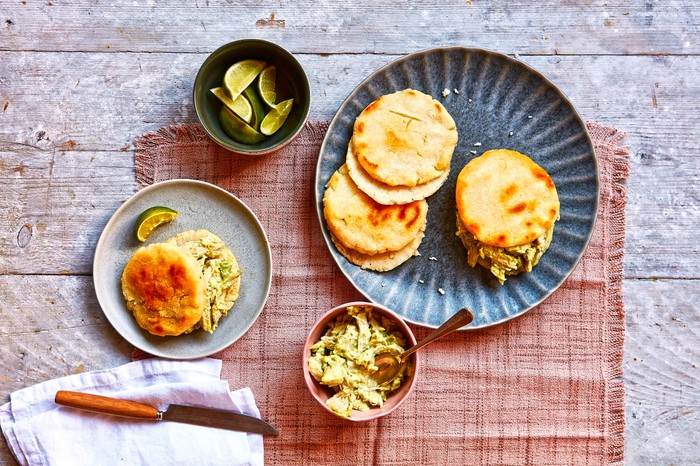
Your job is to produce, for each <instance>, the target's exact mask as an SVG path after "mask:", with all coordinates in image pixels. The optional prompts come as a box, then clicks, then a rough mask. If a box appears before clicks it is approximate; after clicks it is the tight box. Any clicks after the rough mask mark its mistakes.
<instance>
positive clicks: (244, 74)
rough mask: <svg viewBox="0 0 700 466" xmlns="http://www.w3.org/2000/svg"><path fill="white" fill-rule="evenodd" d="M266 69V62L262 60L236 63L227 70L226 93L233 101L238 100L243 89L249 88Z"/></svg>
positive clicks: (225, 78) (224, 84)
mask: <svg viewBox="0 0 700 466" xmlns="http://www.w3.org/2000/svg"><path fill="white" fill-rule="evenodd" d="M264 68H265V62H264V61H261V60H242V61H239V62H236V63H234V64H233V65H231V67H230V68H229V69H228V70H226V74H225V75H224V82H223V88H224V89H226V93H227V94H228V96H229V97H230V98H231V99H232V100H236V98H237V97H238V96H239V95H241V92H243V89H245V88H246V87H248V86H249V85H250V83H252V82H253V81H254V80H255V78H256V77H257V76H258V75H259V74H260V72H261V71H262V70H263V69H264Z"/></svg>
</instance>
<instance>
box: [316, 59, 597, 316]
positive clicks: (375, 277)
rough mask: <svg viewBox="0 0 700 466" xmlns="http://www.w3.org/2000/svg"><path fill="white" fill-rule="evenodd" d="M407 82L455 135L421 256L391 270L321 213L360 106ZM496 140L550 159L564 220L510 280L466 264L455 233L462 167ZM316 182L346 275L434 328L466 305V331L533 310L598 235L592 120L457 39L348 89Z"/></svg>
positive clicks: (530, 77) (522, 73) (528, 72)
mask: <svg viewBox="0 0 700 466" xmlns="http://www.w3.org/2000/svg"><path fill="white" fill-rule="evenodd" d="M405 88H413V89H416V90H419V91H421V92H424V93H426V94H429V95H432V96H433V97H434V98H436V99H438V100H439V101H440V102H442V103H443V105H444V106H445V107H446V108H447V110H448V111H449V112H450V114H451V115H452V116H453V118H454V120H455V122H456V124H457V130H458V132H459V142H458V144H457V148H456V150H455V153H454V156H453V159H452V166H451V167H452V168H451V172H450V176H449V178H448V181H447V182H446V183H445V184H444V185H443V186H442V188H441V189H440V190H439V191H438V192H437V193H436V194H434V195H433V196H431V197H429V198H428V224H427V228H426V236H425V238H424V240H423V243H422V245H421V247H420V250H419V251H420V254H421V256H418V257H413V258H411V259H409V260H408V261H407V262H405V263H404V264H402V265H401V266H399V267H397V268H396V269H394V270H392V271H390V272H384V273H378V272H373V271H367V270H362V269H360V268H359V267H357V266H355V265H353V264H351V263H349V262H348V261H347V260H346V259H345V258H344V257H343V256H342V255H341V254H340V253H338V251H337V250H336V249H335V247H334V246H333V244H332V242H331V240H330V237H329V234H328V230H327V228H326V225H325V220H324V218H323V204H322V200H323V193H324V190H325V184H326V183H327V182H328V180H329V179H330V177H331V175H332V174H333V172H334V171H335V170H336V169H338V167H340V166H341V165H342V164H343V163H344V160H345V154H346V151H347V146H348V142H349V140H350V137H351V135H352V127H353V123H354V121H355V118H356V117H357V116H358V115H359V114H360V112H361V111H362V110H363V109H364V108H365V107H366V106H367V105H368V104H370V103H371V102H373V101H374V100H375V99H377V98H378V97H379V96H381V95H383V94H388V93H391V92H396V91H400V90H402V89H405ZM444 89H449V90H450V91H451V92H450V94H449V95H447V96H446V97H443V96H442V94H441V93H442V91H443V90H444ZM455 89H457V90H458V92H459V93H456V92H454V90H455ZM511 133H512V134H511ZM499 148H508V149H513V150H517V151H519V152H522V153H524V154H527V155H529V156H530V157H531V158H532V159H533V160H534V161H535V162H537V163H538V164H539V165H541V166H542V167H544V169H545V170H547V172H548V173H549V174H550V176H551V177H552V179H553V180H554V183H555V184H556V186H557V190H558V193H559V198H560V202H561V219H560V220H559V221H558V222H557V223H556V224H555V228H554V239H553V241H552V244H551V246H550V248H549V250H548V251H547V253H545V255H544V256H543V258H542V260H541V261H540V263H539V264H538V265H537V266H536V267H535V269H534V270H533V272H532V273H526V274H521V275H518V276H514V277H511V278H509V279H508V280H507V281H506V283H505V285H503V286H501V285H500V284H499V283H498V281H497V280H496V279H495V278H494V277H493V276H492V275H491V274H490V273H489V272H487V271H485V270H483V269H482V268H480V267H478V268H476V269H472V268H470V267H469V266H468V265H467V261H466V252H465V249H464V248H463V247H462V245H461V243H460V241H459V239H458V238H457V237H456V236H455V218H456V217H455V216H456V208H455V201H454V192H455V183H456V179H457V175H458V174H459V171H460V170H461V169H462V167H463V166H464V165H465V164H466V163H467V162H468V161H469V160H471V159H472V158H474V157H475V156H477V155H481V154H482V153H483V152H485V151H487V150H490V149H499ZM470 151H475V152H476V155H474V154H472V153H471V152H470ZM315 189H316V209H317V212H318V216H319V219H320V223H321V225H322V230H323V234H324V236H325V239H326V243H327V245H328V248H329V249H330V251H331V253H332V255H333V257H334V259H335V261H336V262H337V264H338V265H339V266H340V268H341V269H342V271H343V272H344V274H345V275H346V276H347V277H348V278H349V279H350V281H351V282H352V283H353V284H354V285H355V287H356V288H357V289H358V290H359V291H360V292H362V293H363V294H364V295H365V296H366V297H367V298H368V299H370V300H372V301H373V302H376V303H380V304H383V305H385V306H387V307H389V308H390V309H393V310H394V311H396V312H397V313H398V314H400V315H402V316H403V317H404V318H405V319H406V320H408V321H409V322H413V323H415V324H420V325H424V326H427V327H437V326H438V325H440V324H441V323H442V322H443V321H445V320H446V319H447V318H448V317H449V316H451V315H452V314H453V313H454V312H456V311H457V310H459V309H460V308H462V307H464V306H467V307H469V308H470V309H471V310H472V311H473V312H474V315H475V319H474V323H473V324H471V325H470V326H469V328H482V327H488V326H491V325H494V324H498V323H501V322H505V321H507V320H509V319H512V318H513V317H516V316H519V315H521V314H523V313H524V312H526V311H527V310H529V309H531V308H532V307H534V306H536V305H537V304H539V303H540V302H542V300H544V299H545V298H547V297H548V296H549V295H550V294H551V293H552V292H553V291H554V290H556V289H557V288H558V287H559V286H560V285H561V284H562V282H563V281H564V280H565V279H566V277H567V276H568V275H569V274H570V273H571V271H572V270H573V269H574V267H575V266H576V264H577V263H578V261H579V259H580V258H581V256H582V254H583V251H584V249H585V248H586V245H587V244H588V240H589V238H590V236H591V233H592V231H593V224H594V222H595V217H596V213H597V210H598V190H599V183H598V168H597V164H596V158H595V153H594V151H593V144H592V143H591V140H590V137H589V136H588V132H587V130H586V126H585V124H584V122H583V121H582V119H581V117H580V116H579V115H578V114H577V112H576V110H575V109H574V107H573V106H572V105H571V103H570V102H569V101H568V100H567V99H566V97H565V96H564V95H563V94H562V93H561V92H560V91H559V90H558V89H557V88H556V87H555V86H554V85H553V84H552V83H551V82H549V81H548V80H547V79H546V78H544V77H543V76H542V75H541V74H540V73H538V72H537V71H535V70H533V69H532V68H530V67H528V66H527V65H525V64H523V63H521V62H520V61H518V60H515V59H512V58H510V57H507V56H505V55H501V54H498V53H494V52H489V51H486V50H480V49H469V48H458V47H455V48H443V49H433V50H428V51H424V52H419V53H414V54H411V55H408V56H406V57H404V58H401V59H399V60H396V61H394V62H392V63H390V64H388V65H387V66H385V67H383V68H381V69H380V70H378V71H376V72H375V73H374V74H372V75H371V76H370V77H368V78H367V79H366V80H365V81H364V82H363V83H362V84H360V85H359V86H358V87H357V88H356V89H355V90H354V91H353V92H352V93H351V94H350V96H348V98H347V99H346V100H345V101H344V102H343V104H342V105H341V106H340V109H339V110H338V112H337V113H336V115H335V117H334V118H333V121H332V122H331V124H330V126H329V128H328V132H327V134H326V137H325V139H324V141H323V144H322V146H321V152H320V155H319V159H318V165H317V167H316V186H315ZM431 258H433V259H434V260H431ZM440 290H443V291H444V294H442V293H440Z"/></svg>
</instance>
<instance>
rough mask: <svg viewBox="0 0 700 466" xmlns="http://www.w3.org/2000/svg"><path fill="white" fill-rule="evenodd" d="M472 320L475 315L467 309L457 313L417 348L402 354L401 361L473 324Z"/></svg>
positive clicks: (413, 347)
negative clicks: (429, 344)
mask: <svg viewBox="0 0 700 466" xmlns="http://www.w3.org/2000/svg"><path fill="white" fill-rule="evenodd" d="M472 320H474V314H472V312H471V311H470V310H469V309H467V308H466V307H465V308H464V309H461V310H460V311H457V312H456V313H455V315H453V316H452V317H450V318H449V319H447V320H446V321H445V323H443V324H442V325H441V326H439V327H438V328H436V329H435V330H433V332H432V333H431V334H430V335H428V336H427V337H425V338H424V339H423V340H421V341H420V342H419V343H418V344H416V345H415V346H412V347H411V348H409V349H407V350H406V351H404V352H403V353H401V360H402V361H405V360H406V358H408V357H409V356H410V355H411V354H413V353H415V352H416V351H417V350H418V349H420V348H422V347H424V346H425V345H427V344H428V343H430V342H432V341H434V340H437V339H438V338H440V337H442V336H444V335H447V334H448V333H450V332H453V331H455V330H457V329H458V328H461V327H464V326H465V325H467V324H469V323H471V321H472Z"/></svg>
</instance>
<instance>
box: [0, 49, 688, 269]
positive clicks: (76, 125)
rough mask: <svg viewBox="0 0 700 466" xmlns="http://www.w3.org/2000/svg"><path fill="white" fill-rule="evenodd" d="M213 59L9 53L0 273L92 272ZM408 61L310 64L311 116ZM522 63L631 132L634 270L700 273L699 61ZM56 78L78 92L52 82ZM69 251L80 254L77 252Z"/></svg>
mask: <svg viewBox="0 0 700 466" xmlns="http://www.w3.org/2000/svg"><path fill="white" fill-rule="evenodd" d="M205 57H206V55H200V54H185V55H173V54H132V53H125V54H108V53H94V54H84V53H32V52H19V53H13V52H0V61H2V62H3V63H6V64H7V66H6V71H5V72H4V73H3V74H6V75H8V76H10V77H13V78H12V79H5V80H0V104H1V103H2V102H3V100H4V101H5V102H7V103H8V105H7V108H6V109H5V111H4V112H3V113H2V114H0V115H2V116H0V119H1V120H0V121H2V123H3V124H2V126H0V153H2V154H3V157H2V161H1V162H0V179H6V180H12V183H5V184H4V185H3V186H2V187H0V194H2V197H0V205H2V203H6V207H7V212H8V215H7V216H6V217H5V221H9V222H10V230H9V231H8V234H7V235H3V236H2V237H0V246H2V248H1V249H0V273H23V272H30V273H62V272H63V273H65V272H66V271H68V272H70V273H78V274H87V273H90V269H91V264H92V250H93V248H94V243H95V241H96V240H97V237H98V235H99V231H100V229H101V228H99V227H98V228H82V229H81V228H80V225H97V226H104V224H105V223H106V222H107V220H108V218H109V215H111V213H112V212H113V211H114V210H116V208H117V207H118V206H119V204H120V203H121V202H123V201H124V200H126V199H127V198H128V197H129V196H130V195H131V194H132V193H133V192H134V190H135V186H134V183H133V176H132V175H131V172H132V169H133V143H134V140H135V139H136V138H137V137H138V136H139V135H141V134H143V133H144V132H147V131H152V130H155V129H157V128H159V127H161V126H166V125H169V124H173V123H179V122H188V121H190V122H191V121H196V116H195V115H194V113H193V112H194V110H193V107H192V103H191V88H192V83H193V79H194V76H195V74H196V72H197V69H198V67H199V65H200V64H201V62H202V61H203V60H204V58H205ZM395 58H397V57H395V56H383V55H382V56H363V55H332V56H327V57H321V56H316V55H304V56H302V57H300V60H301V62H302V64H303V65H304V66H305V67H306V69H307V70H309V75H310V79H311V81H312V83H311V85H312V93H313V101H314V105H313V107H312V110H311V118H312V119H317V120H329V119H331V118H332V117H333V115H334V113H335V111H336V110H337V108H338V107H339V106H340V104H341V103H342V101H343V99H344V98H345V97H346V96H347V95H348V93H350V92H351V91H352V89H354V87H355V86H356V85H358V84H359V83H360V82H361V81H362V80H363V79H364V77H366V76H368V75H369V74H371V73H372V72H373V71H374V70H375V69H377V68H378V67H381V66H383V65H384V64H386V63H388V62H390V61H392V60H394V59H395ZM522 58H523V61H525V62H526V63H527V64H529V65H530V66H533V67H534V68H535V69H537V70H539V71H541V72H542V73H544V74H545V75H546V76H547V77H548V78H549V79H550V80H551V81H552V82H554V83H555V84H556V85H557V86H558V87H560V89H562V91H563V92H564V93H565V94H566V95H567V96H568V97H569V98H570V99H571V101H572V103H573V104H574V106H575V107H576V108H577V109H578V111H579V113H580V114H581V115H582V117H583V118H585V119H597V120H598V121H601V122H603V123H605V124H608V125H613V126H617V127H619V128H620V129H622V130H624V131H628V132H629V133H630V136H629V138H628V141H627V143H628V144H629V146H630V147H631V149H632V154H631V164H632V168H631V170H632V175H631V177H630V180H629V183H628V196H629V208H628V217H629V218H628V228H627V254H626V257H625V267H626V276H627V277H629V278H674V277H676V278H679V277H684V278H698V277H700V266H699V265H700V251H699V250H698V248H697V244H698V239H699V238H698V235H697V232H696V230H695V229H694V226H695V225H698V224H700V209H697V208H689V206H693V205H695V206H697V203H698V200H699V198H700V195H699V194H698V190H697V187H696V185H697V182H698V141H697V128H700V115H699V114H698V112H697V111H695V106H696V99H694V96H698V95H700V82H698V80H697V79H690V77H692V76H698V75H700V57H696V56H694V57H647V56H643V57H639V56H633V57H627V56H622V57H620V56H612V57H611V56H606V57H522ZM620 70H628V72H627V73H624V74H621V73H620ZM20 76H21V77H22V79H21V80H20V79H17V77H20ZM47 76H51V77H52V79H53V80H54V81H57V82H61V83H66V86H64V87H62V88H59V90H55V89H54V88H51V87H48V86H46V85H44V83H45V81H46V79H47V78H46V77H47ZM591 86H594V87H595V89H596V92H595V93H591V91H590V90H591ZM620 89H626V90H628V91H629V92H620ZM659 180H673V183H665V182H664V183H660V182H659ZM47 186H48V189H47ZM37 193H44V194H43V195H41V194H37ZM651 193H653V195H650V194H651ZM57 222H61V224H60V225H57ZM27 224H28V225H31V226H32V227H31V228H32V232H33V235H32V236H31V238H32V239H31V242H30V243H28V244H27V245H24V246H21V245H19V244H17V241H16V238H15V236H16V235H19V234H20V230H21V229H22V228H24V225H27ZM28 228H29V227H28ZM42 228H43V231H42V230H41V229H42ZM66 232H76V233H74V234H72V235H70V234H67V233H66ZM684 232H694V233H693V234H683V233H684ZM25 233H26V232H25ZM59 245H69V246H70V248H71V249H72V250H73V251H75V254H72V255H70V256H67V257H66V255H65V252H64V251H63V250H62V249H61V247H59ZM64 247H65V246H64ZM46 251H49V255H50V256H55V257H46V254H47V252H46ZM18 258H22V260H21V261H19V260H17V259H18Z"/></svg>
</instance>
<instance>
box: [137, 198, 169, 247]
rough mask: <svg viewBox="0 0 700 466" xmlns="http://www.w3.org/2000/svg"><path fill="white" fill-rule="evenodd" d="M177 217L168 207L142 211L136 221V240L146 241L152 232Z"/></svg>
mask: <svg viewBox="0 0 700 466" xmlns="http://www.w3.org/2000/svg"><path fill="white" fill-rule="evenodd" d="M178 215H179V214H178V213H177V212H176V211H174V210H173V209H171V208H170V207H163V206H155V207H151V208H148V209H146V210H144V211H143V212H141V215H139V217H138V218H137V219H136V238H138V240H139V241H141V242H143V241H146V238H148V237H149V235H150V234H151V233H153V230H155V229H156V228H157V227H159V226H160V225H162V224H164V223H167V222H170V221H172V220H174V219H175V218H176V217H177V216H178Z"/></svg>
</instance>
